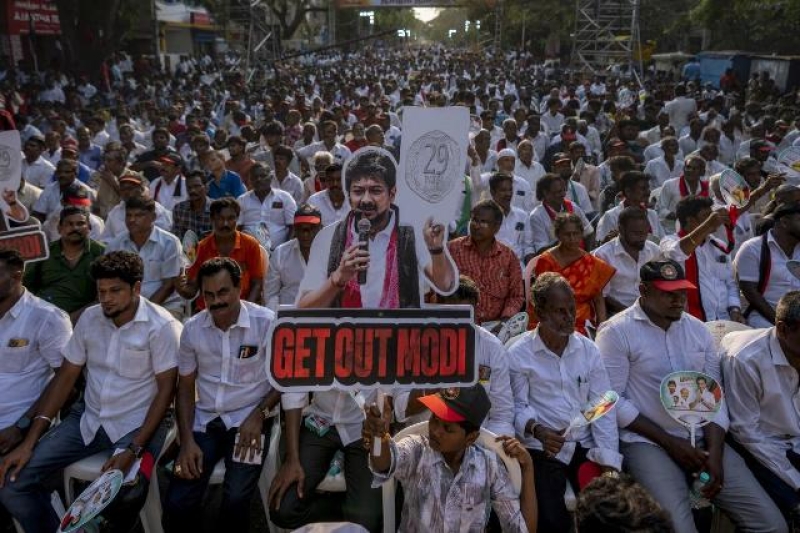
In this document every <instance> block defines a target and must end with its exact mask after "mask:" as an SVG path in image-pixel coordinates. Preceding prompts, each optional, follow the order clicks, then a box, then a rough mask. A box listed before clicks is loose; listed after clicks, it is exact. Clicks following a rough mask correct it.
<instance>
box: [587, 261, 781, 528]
mask: <svg viewBox="0 0 800 533" xmlns="http://www.w3.org/2000/svg"><path fill="white" fill-rule="evenodd" d="M640 275H641V280H642V283H641V285H640V286H639V290H640V297H639V300H638V301H637V302H636V303H635V304H634V305H633V306H631V307H629V308H628V309H626V310H625V311H623V312H621V313H619V314H617V315H615V316H614V317H612V318H610V319H609V320H608V321H607V322H605V323H604V324H603V325H602V326H601V328H600V331H599V332H598V335H597V345H598V347H599V348H600V353H601V355H602V357H603V361H604V363H605V367H606V370H607V371H608V375H609V377H610V379H611V389H613V390H615V391H617V392H618V393H619V395H620V399H619V401H618V402H617V407H616V418H617V423H618V425H619V427H620V451H621V452H622V455H623V456H624V457H625V466H626V469H627V470H628V472H630V474H631V475H632V476H633V477H634V478H635V479H636V481H638V482H639V483H640V484H642V486H644V488H645V489H647V491H648V492H650V494H651V495H652V496H653V498H655V500H656V501H657V502H658V503H659V504H660V505H661V506H662V507H663V508H664V509H665V510H666V511H667V512H668V513H669V514H670V516H671V518H672V523H673V526H674V528H675V531H676V533H695V532H696V531H697V529H696V527H695V523H694V519H693V516H692V509H691V505H690V502H689V483H690V480H691V477H692V475H696V474H699V473H700V472H706V473H708V474H709V476H710V480H709V482H708V483H707V485H706V487H705V488H704V493H703V494H704V496H705V497H707V498H708V499H709V500H710V501H711V502H712V503H713V504H714V505H715V506H717V507H719V508H721V509H722V510H723V511H725V513H726V514H727V515H728V517H729V518H731V519H732V520H733V522H734V523H735V524H736V526H737V527H738V528H740V529H744V530H749V529H758V530H759V531H779V532H786V524H785V522H784V520H783V517H782V516H781V514H780V511H779V510H778V508H777V507H775V504H774V503H772V501H771V500H770V498H769V496H767V494H766V493H765V492H764V491H763V489H761V487H759V485H758V483H757V482H756V480H755V478H754V477H753V474H752V473H751V472H750V470H748V468H747V466H746V465H745V463H744V460H743V459H742V458H741V456H739V454H737V453H736V452H735V451H734V450H733V449H732V448H731V447H730V446H728V445H726V444H725V431H726V430H727V427H728V413H727V408H726V406H725V404H724V403H723V405H722V406H721V408H720V410H719V412H718V413H717V414H716V415H715V416H714V418H713V419H712V421H711V423H709V424H708V425H706V426H703V427H702V428H697V429H696V439H697V446H696V447H693V446H692V444H691V442H690V441H689V438H688V436H689V434H688V431H687V430H686V428H685V427H684V426H683V425H682V424H680V423H679V422H678V421H676V420H674V419H673V418H672V417H671V416H670V415H669V414H668V413H667V410H666V409H664V407H663V406H662V405H661V399H660V387H661V382H662V380H663V379H664V377H666V376H667V375H668V374H670V373H672V372H677V371H695V372H702V373H704V374H707V375H709V376H711V377H712V378H714V379H716V380H718V381H719V380H720V379H721V378H720V371H719V357H718V355H717V354H716V351H715V348H714V340H713V339H712V337H711V334H710V333H709V332H708V330H707V329H706V327H705V324H703V323H702V322H700V321H699V320H697V319H696V318H694V317H692V316H691V315H689V314H687V313H685V312H684V307H685V305H686V291H687V289H693V288H694V285H692V284H691V283H690V282H689V281H688V280H687V279H686V276H685V275H684V273H683V269H682V268H681V265H680V264H678V263H676V262H675V261H652V262H650V263H647V264H645V265H644V266H643V267H642V269H641V273H640ZM723 476H724V483H723Z"/></svg>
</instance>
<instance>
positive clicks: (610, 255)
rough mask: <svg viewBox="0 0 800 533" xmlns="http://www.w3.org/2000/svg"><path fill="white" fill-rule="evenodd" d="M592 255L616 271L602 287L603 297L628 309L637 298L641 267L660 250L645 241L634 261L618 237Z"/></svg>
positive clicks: (657, 254)
mask: <svg viewBox="0 0 800 533" xmlns="http://www.w3.org/2000/svg"><path fill="white" fill-rule="evenodd" d="M601 220H602V219H601ZM592 254H593V255H594V256H595V257H598V258H600V259H602V260H603V261H605V262H606V263H608V264H609V265H611V266H612V267H614V268H616V269H617V271H616V272H614V276H613V277H612V278H611V281H609V282H608V283H607V284H606V286H605V287H603V296H610V297H612V298H614V299H615V300H616V301H618V302H619V303H621V304H622V305H624V306H626V307H630V306H632V305H633V304H634V303H635V302H636V300H637V298H639V283H640V281H641V278H640V277H639V271H640V269H641V268H642V265H644V264H645V263H648V262H650V261H652V260H654V259H656V258H657V257H658V256H659V255H661V249H660V248H659V247H658V245H657V244H655V243H654V242H651V241H645V242H644V248H643V249H642V250H641V251H640V252H639V259H638V260H634V259H633V257H631V255H630V254H629V253H628V252H627V251H626V250H625V247H624V246H622V243H621V242H620V240H619V237H615V238H613V239H611V240H610V241H608V242H607V243H605V244H604V245H602V246H600V247H599V248H597V249H595V250H594V251H593V252H592Z"/></svg>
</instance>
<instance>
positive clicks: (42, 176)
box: [22, 156, 56, 189]
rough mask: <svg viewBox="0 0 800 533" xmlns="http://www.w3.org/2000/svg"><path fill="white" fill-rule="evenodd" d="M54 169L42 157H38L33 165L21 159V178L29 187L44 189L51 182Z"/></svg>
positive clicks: (51, 164)
mask: <svg viewBox="0 0 800 533" xmlns="http://www.w3.org/2000/svg"><path fill="white" fill-rule="evenodd" d="M55 171H56V167H55V166H53V163H51V162H50V161H48V160H47V159H45V158H44V157H42V156H39V157H38V158H37V159H36V161H34V162H33V163H28V160H27V159H25V157H23V158H22V177H23V178H25V181H27V182H28V183H30V184H31V185H35V186H37V187H39V188H40V189H44V188H45V187H46V186H47V185H49V184H50V183H52V182H53V174H54V173H55Z"/></svg>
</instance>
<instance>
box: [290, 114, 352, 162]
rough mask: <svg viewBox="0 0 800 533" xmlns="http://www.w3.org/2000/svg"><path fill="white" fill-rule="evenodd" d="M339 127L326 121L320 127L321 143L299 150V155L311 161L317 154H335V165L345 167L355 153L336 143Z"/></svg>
mask: <svg viewBox="0 0 800 533" xmlns="http://www.w3.org/2000/svg"><path fill="white" fill-rule="evenodd" d="M337 132H338V126H337V125H336V122H334V121H333V120H326V121H325V122H323V123H322V124H321V125H320V127H319V133H320V138H321V140H320V141H317V142H315V143H311V144H309V145H308V146H305V147H303V148H300V149H299V150H297V155H298V156H300V157H302V158H305V159H306V160H308V161H311V158H312V157H314V154H316V153H317V152H330V153H331V154H333V161H334V163H339V164H340V165H344V163H345V161H347V160H348V159H350V156H352V155H353V153H352V152H351V151H350V149H349V148H347V147H346V146H345V145H343V144H339V143H338V142H336V135H337Z"/></svg>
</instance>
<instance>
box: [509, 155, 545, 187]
mask: <svg viewBox="0 0 800 533" xmlns="http://www.w3.org/2000/svg"><path fill="white" fill-rule="evenodd" d="M546 173H547V172H546V171H545V169H544V167H543V166H542V165H541V164H540V163H537V162H536V161H531V166H527V165H526V164H525V163H523V162H522V161H521V160H520V159H517V162H516V163H515V165H514V174H515V175H517V176H519V177H521V178H522V179H524V180H525V181H527V182H528V185H530V186H531V190H532V191H535V190H536V182H537V181H539V178H541V177H542V176H544V175H545V174H546Z"/></svg>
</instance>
